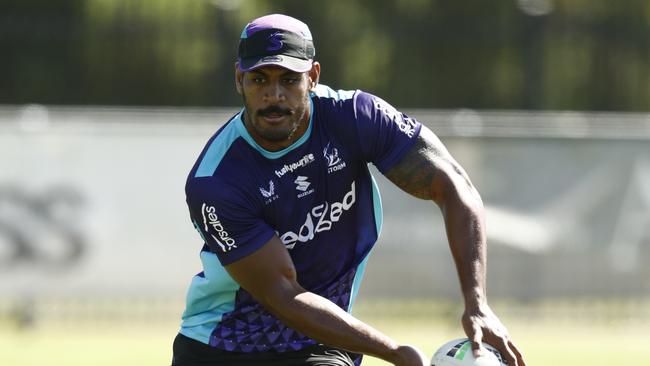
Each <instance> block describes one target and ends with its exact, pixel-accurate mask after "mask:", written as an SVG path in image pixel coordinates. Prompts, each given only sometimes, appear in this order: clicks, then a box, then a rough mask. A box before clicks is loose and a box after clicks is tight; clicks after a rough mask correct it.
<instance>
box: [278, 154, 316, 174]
mask: <svg viewBox="0 0 650 366" xmlns="http://www.w3.org/2000/svg"><path fill="white" fill-rule="evenodd" d="M315 160H316V158H314V154H307V155H305V156H303V157H302V158H301V159H300V160H298V161H296V162H295V163H291V164H285V165H284V166H283V167H282V168H281V169H278V170H276V171H275V175H277V176H278V178H282V176H283V175H285V174H287V173H290V172H293V171H294V170H296V169H298V168H302V167H305V166H307V165H309V164H311V163H313V162H314V161H315Z"/></svg>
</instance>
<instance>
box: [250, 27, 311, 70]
mask: <svg viewBox="0 0 650 366" xmlns="http://www.w3.org/2000/svg"><path fill="white" fill-rule="evenodd" d="M315 55H316V49H315V48H314V42H313V40H312V37H311V32H310V31H309V27H307V24H305V23H303V22H301V21H300V20H298V19H296V18H292V17H290V16H286V15H282V14H271V15H266V16H263V17H261V18H257V19H255V20H253V21H252V22H250V23H248V24H247V25H246V27H244V30H243V31H242V33H241V37H240V39H239V53H238V61H239V69H240V70H241V71H250V70H254V69H256V68H258V67H263V66H269V65H275V66H280V67H284V68H286V69H289V70H292V71H295V72H305V71H309V70H311V67H312V63H313V61H314V56H315Z"/></svg>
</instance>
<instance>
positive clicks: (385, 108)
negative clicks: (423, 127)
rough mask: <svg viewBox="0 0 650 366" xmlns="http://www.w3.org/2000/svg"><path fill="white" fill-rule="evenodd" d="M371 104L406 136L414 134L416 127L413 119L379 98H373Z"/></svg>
mask: <svg viewBox="0 0 650 366" xmlns="http://www.w3.org/2000/svg"><path fill="white" fill-rule="evenodd" d="M373 104H374V106H375V109H377V110H378V111H380V112H381V113H383V114H384V115H385V116H386V117H388V118H389V119H390V120H391V121H393V122H394V123H395V124H396V125H397V127H398V128H399V130H400V131H402V132H403V133H404V134H405V135H406V136H408V137H413V135H414V134H415V128H416V127H417V124H416V122H415V121H414V120H413V119H411V118H410V117H407V116H405V115H403V114H402V113H400V112H399V111H398V110H397V109H395V107H393V106H392V105H390V104H388V103H387V102H386V101H384V100H383V99H381V98H377V97H375V98H373Z"/></svg>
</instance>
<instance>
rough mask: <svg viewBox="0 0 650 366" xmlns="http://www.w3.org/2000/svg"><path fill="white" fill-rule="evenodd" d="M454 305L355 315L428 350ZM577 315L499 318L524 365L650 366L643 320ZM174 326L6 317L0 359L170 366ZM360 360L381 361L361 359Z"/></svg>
mask: <svg viewBox="0 0 650 366" xmlns="http://www.w3.org/2000/svg"><path fill="white" fill-rule="evenodd" d="M644 304H645V306H647V303H644ZM583 307H584V305H583ZM428 309H432V310H431V311H429V310H428ZM445 309H447V310H445ZM450 309H451V310H450ZM456 309H457V307H454V306H447V305H445V306H440V304H438V303H430V302H418V303H411V304H408V303H407V304H402V303H399V305H398V306H395V305H394V303H389V302H388V303H381V304H379V305H377V304H372V303H367V304H363V303H362V304H359V306H358V307H357V309H355V313H356V315H357V316H358V317H360V318H362V319H363V320H365V321H366V322H368V323H370V324H371V325H373V326H375V327H376V328H379V329H381V330H383V331H384V332H385V333H387V334H389V335H390V336H391V337H393V338H395V339H396V340H398V341H400V342H406V343H411V344H414V345H417V346H419V347H420V348H421V349H422V350H423V351H425V352H426V353H427V354H429V355H431V354H433V352H434V351H435V349H436V348H437V347H438V346H439V345H441V344H443V343H444V342H445V341H447V340H450V339H453V338H457V337H461V336H462V333H461V330H460V326H459V325H458V323H457V321H456V320H455V319H457V318H456V315H457V314H456V313H455V312H456ZM506 309H507V307H506ZM497 311H499V309H497ZM589 311H592V314H591V315H590V313H589ZM625 311H629V309H627V310H625ZM500 313H501V314H503V313H508V312H507V311H505V312H503V311H500ZM577 313H579V314H580V316H573V315H570V314H569V315H568V316H561V317H559V320H556V319H554V317H553V316H552V314H550V313H545V312H540V311H536V312H531V313H526V314H525V316H522V314H518V315H517V316H514V315H512V316H511V315H507V316H504V315H502V318H503V320H504V321H505V322H506V324H507V325H508V327H509V329H510V333H511V334H512V336H513V338H514V339H515V340H516V342H517V344H518V345H519V346H520V348H521V349H522V350H523V352H524V354H525V356H526V359H527V362H528V364H529V365H544V366H565V365H566V366H569V365H571V366H575V365H590V366H605V365H607V366H609V365H650V361H647V360H648V358H647V355H646V354H645V353H646V351H645V350H646V349H647V347H648V345H650V332H648V331H647V327H648V325H650V322H648V321H647V319H646V320H641V321H639V320H630V319H626V318H625V317H619V316H617V314H618V313H619V311H617V310H616V308H612V307H611V306H605V307H602V309H600V311H593V309H591V310H589V309H587V310H579V309H578V311H577ZM441 314H446V315H441ZM531 314H532V316H531ZM593 314H596V315H593ZM177 327H178V324H177V321H176V320H175V319H169V321H165V320H158V321H145V320H142V319H130V320H129V319H118V320H116V319H110V318H107V319H99V320H97V319H95V320H87V319H86V320H75V319H67V320H65V321H61V320H56V319H55V320H43V321H40V322H37V323H35V324H34V326H33V327H29V328H24V329H20V328H18V327H16V325H15V324H14V323H12V322H11V321H7V320H6V319H5V321H3V322H2V323H0V365H3V366H5V365H6V366H31V365H34V366H36V365H38V366H43V365H49V366H82V365H83V366H87V365H93V366H109V365H111V366H114V365H122V366H131V365H133V366H136V365H138V366H144V365H169V364H170V359H171V342H172V339H173V337H174V335H175V333H176V331H177ZM639 360H642V361H639ZM644 360H645V361H644ZM644 362H645V363H644ZM364 365H365V366H379V365H387V363H385V362H383V361H381V360H377V359H373V358H369V357H367V358H366V359H365V361H364Z"/></svg>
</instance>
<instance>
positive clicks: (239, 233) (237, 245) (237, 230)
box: [186, 178, 275, 266]
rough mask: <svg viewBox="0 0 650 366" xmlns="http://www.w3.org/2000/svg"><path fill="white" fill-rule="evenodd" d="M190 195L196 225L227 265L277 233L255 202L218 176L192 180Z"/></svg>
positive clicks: (221, 260) (193, 221)
mask: <svg viewBox="0 0 650 366" xmlns="http://www.w3.org/2000/svg"><path fill="white" fill-rule="evenodd" d="M186 197H187V205H188V207H189V211H190V218H191V220H192V223H193V224H194V228H195V229H196V230H197V231H198V232H199V234H200V235H201V237H202V238H203V241H204V242H205V244H206V245H207V246H208V247H209V248H210V251H211V252H213V253H215V254H216V255H217V257H218V258H219V261H220V262H221V264H222V265H224V266H225V265H227V264H230V263H233V262H235V261H237V260H239V259H241V258H243V257H245V256H247V255H249V254H251V253H253V252H254V251H256V250H257V249H259V248H261V247H262V246H263V245H264V244H266V243H267V242H268V241H269V240H270V239H271V237H272V236H273V235H274V234H275V230H273V229H272V228H271V227H270V226H269V225H268V224H267V223H266V222H265V221H264V220H262V219H261V217H260V216H259V215H258V214H256V212H255V209H254V208H253V207H255V204H254V203H252V202H249V201H248V200H247V199H246V197H245V195H243V194H242V192H240V191H237V190H236V189H234V188H232V187H231V188H229V187H227V186H224V185H223V184H219V183H217V182H215V179H214V178H197V179H193V180H192V181H191V182H188V183H187V186H186Z"/></svg>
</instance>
